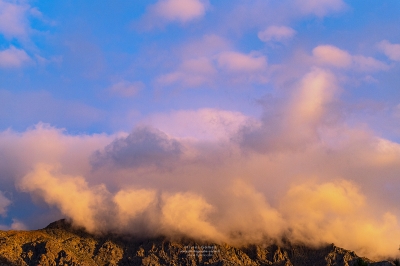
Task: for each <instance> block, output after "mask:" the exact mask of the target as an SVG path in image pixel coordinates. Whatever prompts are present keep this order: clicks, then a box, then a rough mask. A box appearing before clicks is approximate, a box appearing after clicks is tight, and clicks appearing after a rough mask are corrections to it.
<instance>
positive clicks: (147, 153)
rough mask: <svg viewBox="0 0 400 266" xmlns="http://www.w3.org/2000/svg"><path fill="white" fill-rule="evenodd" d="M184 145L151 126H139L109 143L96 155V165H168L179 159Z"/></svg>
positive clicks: (130, 166) (125, 166)
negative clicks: (125, 135)
mask: <svg viewBox="0 0 400 266" xmlns="http://www.w3.org/2000/svg"><path fill="white" fill-rule="evenodd" d="M181 153H182V145H181V144H180V143H179V142H178V141H176V140H174V139H170V138H169V137H168V136H167V135H166V134H165V133H163V132H161V131H159V130H156V129H151V128H145V127H144V128H138V129H136V130H135V131H133V132H132V133H131V134H129V135H128V136H127V137H123V138H120V139H117V140H115V141H113V142H112V143H111V144H109V145H107V146H106V147H105V149H104V151H103V152H98V153H96V154H95V157H94V162H93V163H94V165H102V164H105V163H111V164H115V165H116V166H118V167H124V168H137V167H143V166H148V165H156V166H158V167H161V166H163V165H164V166H167V165H169V164H172V163H173V162H174V161H177V160H178V159H179V156H180V154H181Z"/></svg>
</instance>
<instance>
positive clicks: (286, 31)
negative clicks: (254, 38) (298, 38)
mask: <svg viewBox="0 0 400 266" xmlns="http://www.w3.org/2000/svg"><path fill="white" fill-rule="evenodd" d="M295 34H296V31H295V30H294V29H292V28H290V27H286V26H269V27H268V28H267V29H265V30H263V31H260V32H259V33H258V38H259V39H260V40H261V41H263V42H269V41H277V42H281V41H284V40H287V39H290V38H292V37H293V36H294V35H295Z"/></svg>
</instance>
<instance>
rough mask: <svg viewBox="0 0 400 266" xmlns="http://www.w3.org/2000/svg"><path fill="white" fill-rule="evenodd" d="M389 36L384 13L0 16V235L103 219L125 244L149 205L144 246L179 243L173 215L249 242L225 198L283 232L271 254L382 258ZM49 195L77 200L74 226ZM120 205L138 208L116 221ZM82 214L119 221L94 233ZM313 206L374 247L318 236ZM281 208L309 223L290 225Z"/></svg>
mask: <svg viewBox="0 0 400 266" xmlns="http://www.w3.org/2000/svg"><path fill="white" fill-rule="evenodd" d="M399 25H400V2H399V1H395V0H387V1H386V0H383V1H372V0H367V1H344V0H320V1H314V0H301V1H300V0H283V1H275V0H249V1H224V0H221V1H211V0H210V1H208V0H158V1H72V0H71V1H54V2H51V1H40V0H36V1H28V0H26V1H23V0H21V1H18V0H15V1H8V0H0V132H1V133H0V151H1V154H2V155H1V158H2V162H0V215H2V216H1V217H0V225H1V226H2V228H4V229H9V228H39V227H43V226H45V225H46V223H48V222H51V221H52V220H54V219H56V218H60V217H68V218H71V219H73V220H74V221H75V222H76V223H77V224H79V225H83V226H86V227H87V228H88V229H89V230H94V228H97V229H98V228H99V225H97V224H96V222H92V223H86V221H92V220H93V219H94V218H93V217H102V219H103V218H104V219H105V220H106V222H104V224H106V226H105V227H106V229H107V230H117V231H118V230H120V231H122V232H125V231H129V229H127V228H129V226H128V225H132V224H135V223H136V222H137V219H144V218H143V217H142V216H143V215H144V214H143V213H146V212H147V211H148V212H150V211H149V210H150V209H151V204H152V203H151V202H159V204H161V205H162V206H165V210H164V211H163V212H162V213H159V214H157V215H159V216H157V217H158V218H157V219H158V220H160V221H163V224H161V225H160V224H152V223H149V224H151V226H150V227H149V228H147V229H146V230H147V231H154V232H158V233H160V232H161V233H163V232H164V231H163V230H164V229H165V228H166V229H165V230H167V229H168V230H169V231H172V232H178V233H183V234H190V233H188V232H191V227H190V226H189V225H187V224H181V225H179V228H174V226H175V225H174V223H171V219H172V218H171V217H175V216H174V215H176V213H178V214H179V215H181V214H180V213H181V212H182V211H183V209H179V208H177V209H174V208H173V207H171V206H181V205H182V204H183V203H187V202H189V203H190V204H192V205H190V204H189V203H188V204H189V205H188V206H186V207H185V208H186V209H190V210H192V212H193V213H194V214H193V215H191V216H190V217H198V218H199V217H200V216H199V215H197V212H204V213H208V212H209V211H210V213H211V214H209V215H207V216H205V217H203V216H201V217H200V218H199V219H197V220H195V221H191V223H193V224H195V225H196V224H197V225H198V226H200V227H202V228H204V230H203V231H202V232H200V233H199V234H200V235H194V237H202V238H204V237H205V238H212V239H218V240H221V239H222V240H223V241H228V242H229V241H233V240H232V239H228V238H227V235H229V232H227V231H223V230H222V231H223V232H220V231H221V230H220V229H221V228H228V229H226V230H230V229H231V230H243V231H244V232H246V234H247V235H248V239H244V240H243V241H259V240H258V239H256V238H253V233H254V232H252V231H251V230H250V231H246V230H247V228H248V227H249V225H250V227H252V225H251V221H250V220H251V219H250V220H249V221H241V220H240V219H239V218H237V216H236V213H235V211H232V212H226V211H225V212H224V211H223V210H224V209H227V208H228V209H229V208H232V209H233V210H236V211H237V212H241V211H243V210H242V209H241V207H237V208H234V207H232V206H231V205H230V203H229V202H225V201H224V200H218V197H217V196H216V195H219V192H220V191H224V189H225V188H227V191H230V192H229V194H230V195H233V196H231V197H233V198H232V199H231V201H230V202H236V201H238V200H239V199H240V198H242V199H246V200H243V202H247V205H246V204H243V206H247V207H246V208H245V209H249V210H253V211H254V212H252V213H250V214H249V217H252V216H251V215H253V214H254V215H255V213H260V212H261V213H263V215H262V217H264V218H262V219H266V220H267V222H266V223H267V224H269V225H271V224H272V225H274V223H278V224H281V223H280V221H281V220H280V219H283V220H285V221H287V225H285V226H278V227H277V228H279V230H278V231H277V232H267V231H268V230H266V231H265V234H267V235H269V236H271V237H278V236H279V235H280V234H282V232H284V231H285V230H287V229H288V228H292V229H293V228H295V229H294V232H297V233H294V235H293V239H295V240H299V241H306V240H305V239H306V238H304V235H306V234H314V235H322V236H321V238H320V239H315V242H318V243H320V242H324V241H325V242H329V241H330V242H334V241H336V242H338V244H343V245H347V247H348V248H352V249H357V248H358V251H360V252H364V254H368V255H371V254H372V256H378V255H392V254H395V253H392V252H391V251H385V249H384V248H386V249H387V250H391V247H390V245H391V244H392V243H391V242H390V241H389V242H390V243H389V242H388V238H389V237H391V238H393V237H392V235H391V234H398V235H399V236H400V226H399V223H398V222H397V219H399V218H400V213H399V211H398V210H397V207H396V205H395V204H394V203H393V202H398V199H399V198H398V196H397V195H396V193H395V191H398V190H396V189H399V188H400V181H399V180H398V177H399V174H400V168H399V165H400V144H399V142H400V87H399V84H400V75H399V74H398V73H399V72H400V66H399V65H400V31H399ZM99 169H100V170H99ZM210 169H211V170H213V171H214V172H213V171H211V170H210ZM196 180H203V181H204V180H205V181H204V182H208V184H209V185H208V186H207V185H204V184H202V185H201V184H199V183H198V182H200V181H196ZM241 182H242V183H241ZM243 182H244V183H245V184H246V185H247V186H249V187H248V189H247V190H246V189H245V190H244V191H245V192H243V193H244V194H243V193H242V194H241V193H239V192H237V187H238V186H239V187H240V186H242V185H243ZM49 184H53V185H49ZM238 184H239V185H238ZM57 186H61V187H62V186H65V187H68V188H69V189H70V190H71V191H72V192H71V195H75V194H74V193H76V195H79V194H82V195H83V194H84V195H86V196H85V197H84V198H85V199H86V201H85V200H83V203H82V206H83V207H82V209H80V210H79V211H76V212H75V211H73V210H72V209H73V208H72V207H71V206H70V204H72V205H73V203H70V202H74V199H73V198H68V197H67V198H66V197H65V195H64V194H63V193H62V188H61V187H60V188H59V189H57V188H56V187H57ZM50 187H52V188H54V191H53V192H52V191H51V189H50ZM126 188H130V190H128V191H126ZM124 189H125V190H124ZM214 189H215V190H216V191H214ZM57 191H58V192H57ZM212 191H213V192H212ZM246 191H247V192H246ZM324 191H325V192H327V193H328V194H329V195H333V196H332V198H329V197H325V196H324V193H323V192H324ZM154 193H156V194H157V193H158V194H157V195H162V196H160V197H158V196H155V195H156V194H154ZM221 193H222V192H221ZM226 193H228V192H226ZM235 193H236V194H235ZM246 193H247V194H246ZM306 194H309V195H313V196H310V197H309V198H307V197H306V196H304V195H306ZM135 195H136V196H135ZM235 195H236V196H235ZM254 195H255V196H254ZM282 195H284V196H282ZM354 195H355V196H354ZM124 197H125V198H124ZM235 197H236V198H235ZM321 197H322V198H321ZM122 199H125V201H124V202H128V203H129V202H130V201H131V203H130V204H131V205H132V204H134V203H135V202H136V201H137V199H142V200H141V202H145V203H146V202H147V203H148V204H147V203H146V204H147V205H146V204H145V205H143V206H142V207H141V208H139V209H135V212H133V213H129V212H128V211H127V208H128V207H126V206H125V205H123V204H122V203H121V202H123V200H122ZM75 200H76V199H75ZM98 201H100V202H102V203H104V204H105V205H107V204H108V205H107V206H110V207H109V208H110V210H112V211H109V213H112V212H113V211H114V212H117V213H119V214H121V215H122V214H124V213H125V216H127V217H130V218H129V219H128V218H127V219H128V220H126V219H125V218H124V219H125V220H124V219H122V218H121V220H120V221H119V222H115V223H113V222H111V221H110V217H109V216H108V215H107V214H105V212H104V210H98V209H96V208H95V207H93V206H94V205H96V204H97V203H98ZM315 201H322V202H324V201H326V202H327V203H326V204H327V205H328V206H331V207H332V209H331V210H330V211H331V212H333V213H334V214H335V215H337V217H338V220H339V221H341V222H342V224H343V225H346V226H347V227H355V228H361V229H359V230H364V229H365V230H367V229H366V228H368V224H373V225H374V226H376V228H385V229H382V230H380V231H379V230H376V235H374V237H375V238H379V239H381V240H382V243H389V244H385V245H384V244H382V243H381V242H379V241H377V242H376V243H377V244H375V245H378V246H381V247H382V248H380V249H379V248H377V247H376V246H374V245H373V244H371V245H370V246H368V245H367V246H366V247H361V248H360V245H361V244H360V243H365V242H368V241H367V240H365V239H359V238H357V237H355V239H356V240H355V241H354V242H351V243H350V242H346V241H345V240H344V238H343V237H342V236H343V230H345V229H343V230H342V229H340V226H337V228H338V229H337V232H336V235H335V234H333V235H334V239H332V236H327V235H324V234H322V233H321V232H323V231H324V227H323V225H321V224H322V223H323V222H325V223H326V221H325V220H324V219H322V220H318V219H317V218H315V217H317V216H318V215H313V214H315V213H318V214H320V215H319V216H318V217H325V218H326V217H328V216H329V215H331V214H330V213H325V212H324V211H323V210H321V209H320V206H317V205H313V204H314V203H315ZM94 202H97V203H96V204H94ZM105 202H106V203H107V204H106V203H105ZM110 202H112V204H111V203H110ZM179 202H181V203H182V204H181V205H180V204H178V203H179ZM295 202H303V203H304V204H309V206H310V209H309V214H310V216H309V217H308V218H307V219H305V220H304V221H303V222H304V223H303V224H302V223H301V222H300V223H299V224H293V223H292V221H295V220H299V219H300V218H299V216H296V212H293V211H289V210H292V208H294V207H293V206H296V204H297V203H295ZM310 202H311V203H310ZM313 202H314V203H313ZM346 202H347V203H346ZM349 202H353V203H349ZM354 202H356V203H354ZM128 203H127V204H128ZM175 203H176V204H175ZM109 204H111V205H112V206H111V205H109ZM113 204H114V205H113ZM330 204H331V205H330ZM352 204H355V205H352ZM78 205H79V204H78ZM183 205H184V204H183ZM239 205H240V204H239ZM344 205H345V206H347V207H343V206H344ZM113 206H114V207H113ZM115 206H117V207H118V208H117V207H115ZM124 206H125V207H124ZM149 206H150V207H149ZM338 206H341V207H340V208H339V207H338ZM366 206H369V207H368V208H370V209H368V208H366ZM115 208H117V209H115ZM352 208H353V209H352ZM359 209H366V211H365V212H363V211H360V212H359ZM211 210H214V212H213V211H211ZM355 210H357V211H355ZM82 213H86V214H85V216H87V217H89V218H87V217H85V219H82ZM213 213H214V214H213ZM215 213H217V214H218V215H217V214H215ZM290 213H291V214H290ZM349 213H357V215H358V216H357V217H363V218H364V220H365V221H368V223H365V224H364V225H365V226H364V227H363V225H362V224H361V225H360V226H358V225H357V226H356V225H355V223H354V222H352V221H350V219H349V218H346V217H350V216H351V215H350V214H349ZM368 213H369V214H368ZM371 213H373V215H371ZM91 215H92V216H93V217H92V216H91ZM168 215H169V216H168ZM182 215H183V214H182ZM298 215H300V214H298ZM300 216H301V215H300ZM90 217H92V218H93V219H92V218H90ZM121 217H122V216H121ZM138 217H142V218H138ZM160 217H161V218H160ZM188 217H189V216H188ZM221 217H222V218H221ZM254 217H256V216H254ZM257 217H258V216H257ZM266 217H267V218H266ZM268 217H269V218H268ZM301 217H302V216H301ZM329 217H330V216H329ZM351 217H352V216H351ZM357 217H355V218H354V217H353V218H354V220H357V219H358V218H357ZM382 217H383V218H382ZM397 217H399V218H397ZM188 219H189V218H188ZM224 219H225V220H226V219H229V220H232V221H236V223H235V222H233V223H232V224H231V225H226V224H224V223H223V220H224ZM257 219H258V218H254V219H253V221H258V222H259V220H257ZM326 219H327V218H326ZM300 220H301V219H300ZM359 222H360V223H362V221H359ZM285 223H286V222H285ZM308 224H313V225H315V227H308ZM327 224H328V223H327ZM155 228H157V230H156V229H155ZM159 228H164V229H159ZM335 228H336V227H335ZM343 228H344V227H343ZM100 229H102V230H103V229H104V228H101V226H100ZM106 229H104V230H106ZM146 230H144V231H146ZM160 230H161V231H160ZM168 230H167V231H168ZM257 230H259V231H260V230H261V231H262V232H264V230H265V228H258V229H257ZM296 230H297V231H296ZM341 230H342V231H341ZM346 230H347V229H346ZM355 230H356V229H355ZM357 230H358V229H357ZM385 230H386V231H385ZM390 231H392V233H389V232H390ZM363 232H364V231H363ZM393 232H395V233H393ZM131 233H137V232H131ZM374 234H375V233H374ZM359 235H360V234H357V236H359ZM315 242H313V243H315ZM336 242H335V243H336ZM393 244H394V243H393ZM396 248H397V242H396ZM396 251H397V249H396ZM393 252H394V251H393Z"/></svg>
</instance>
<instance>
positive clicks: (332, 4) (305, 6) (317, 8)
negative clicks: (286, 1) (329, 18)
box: [294, 0, 346, 17]
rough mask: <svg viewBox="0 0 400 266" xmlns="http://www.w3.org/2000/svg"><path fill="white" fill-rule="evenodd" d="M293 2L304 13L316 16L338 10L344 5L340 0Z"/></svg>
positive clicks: (295, 0) (299, 0)
mask: <svg viewBox="0 0 400 266" xmlns="http://www.w3.org/2000/svg"><path fill="white" fill-rule="evenodd" d="M294 2H295V5H296V6H297V7H298V8H299V10H300V11H301V12H303V13H304V14H314V15H316V16H318V17H323V16H325V15H327V14H329V13H331V12H337V11H340V10H342V9H344V8H345V7H346V4H345V3H344V2H343V1H342V0H294Z"/></svg>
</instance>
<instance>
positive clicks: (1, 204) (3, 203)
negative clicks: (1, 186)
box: [0, 191, 11, 215]
mask: <svg viewBox="0 0 400 266" xmlns="http://www.w3.org/2000/svg"><path fill="white" fill-rule="evenodd" d="M10 204H11V201H10V200H9V199H7V198H6V197H5V196H4V194H3V192H1V191H0V215H5V214H6V212H7V207H8V205H10Z"/></svg>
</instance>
